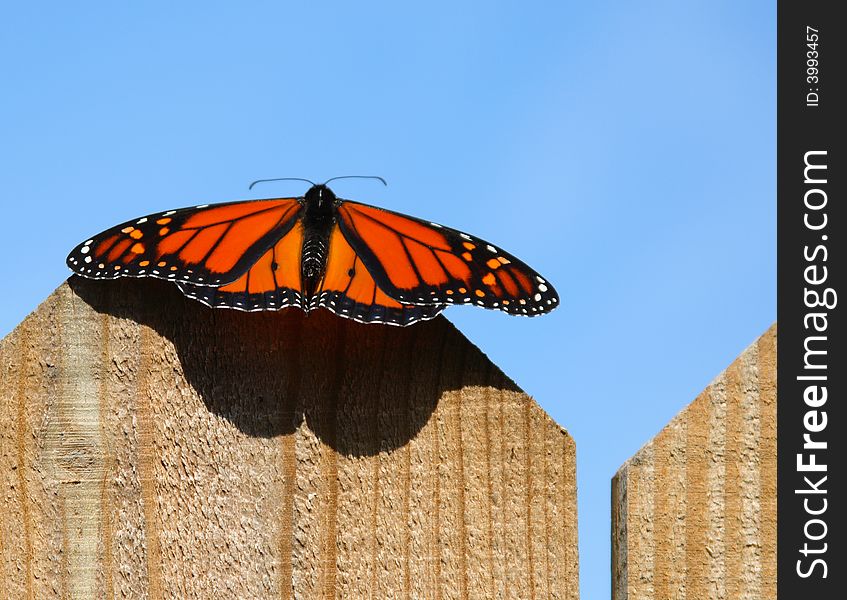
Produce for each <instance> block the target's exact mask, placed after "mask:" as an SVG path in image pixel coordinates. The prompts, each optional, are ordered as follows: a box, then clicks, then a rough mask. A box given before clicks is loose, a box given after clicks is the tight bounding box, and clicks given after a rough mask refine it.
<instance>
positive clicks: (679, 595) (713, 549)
mask: <svg viewBox="0 0 847 600" xmlns="http://www.w3.org/2000/svg"><path fill="white" fill-rule="evenodd" d="M612 597H613V598H614V599H615V600H635V599H638V600H651V599H657V600H658V599H661V600H665V599H671V598H673V599H679V600H683V599H697V600H701V599H706V598H709V599H721V600H724V599H725V600H736V599H738V600H765V599H774V598H776V325H774V326H772V327H771V328H770V329H769V330H768V331H767V332H766V333H765V334H764V335H762V337H761V338H759V340H757V341H756V342H755V343H754V344H752V345H751V346H750V347H748V348H747V349H746V350H745V351H744V352H743V353H742V354H741V355H740V356H739V357H738V358H737V359H736V360H735V361H734V362H733V363H732V364H731V365H730V366H729V367H728V368H727V370H726V371H724V372H723V373H722V374H721V375H719V376H718V377H717V379H715V380H714V381H713V382H712V383H711V384H710V385H709V387H707V388H706V390H704V391H703V392H702V393H701V394H700V396H698V397H697V398H696V399H695V400H694V401H693V402H692V403H691V404H689V405H688V406H687V407H686V408H685V409H684V410H683V411H682V412H681V413H679V414H678V415H677V416H676V417H674V419H673V420H672V421H671V422H670V423H669V424H668V425H667V426H666V427H665V428H664V429H663V430H662V431H661V432H659V434H658V435H657V436H656V437H655V438H653V439H652V440H651V441H650V442H649V443H648V444H647V445H645V446H644V447H643V448H642V449H641V450H639V451H638V452H637V453H636V454H635V455H634V456H633V457H632V458H631V459H630V460H628V461H627V462H626V463H625V464H624V465H623V466H622V467H621V468H620V470H619V471H618V473H617V474H616V475H615V477H614V479H613V480H612Z"/></svg>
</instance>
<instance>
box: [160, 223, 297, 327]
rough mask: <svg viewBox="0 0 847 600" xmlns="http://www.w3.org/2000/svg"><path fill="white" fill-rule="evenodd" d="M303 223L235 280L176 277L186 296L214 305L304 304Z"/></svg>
mask: <svg viewBox="0 0 847 600" xmlns="http://www.w3.org/2000/svg"><path fill="white" fill-rule="evenodd" d="M302 246H303V224H302V223H301V222H299V221H298V222H296V223H294V224H293V226H292V227H291V228H290V229H289V230H288V231H287V232H286V233H285V234H284V235H283V236H282V237H281V238H280V239H279V240H278V241H277V242H276V243H275V244H274V245H273V246H271V247H270V248H269V249H268V250H266V251H265V253H264V254H262V255H261V256H260V257H259V259H258V260H257V261H256V262H255V263H254V264H253V265H252V266H251V267H250V268H249V269H248V270H247V271H246V272H245V273H244V274H243V275H241V277H239V278H238V279H236V280H235V281H233V282H231V283H228V284H226V285H222V286H220V287H210V286H202V285H195V284H191V283H188V282H183V281H178V282H177V286H178V287H179V289H180V290H181V291H182V293H183V294H185V295H186V296H188V297H189V298H194V299H195V300H199V301H200V302H202V303H203V304H206V305H207V306H212V307H215V308H234V309H237V310H244V311H258V310H279V309H281V308H285V307H287V306H300V307H303V295H302V293H301V282H300V253H301V249H302Z"/></svg>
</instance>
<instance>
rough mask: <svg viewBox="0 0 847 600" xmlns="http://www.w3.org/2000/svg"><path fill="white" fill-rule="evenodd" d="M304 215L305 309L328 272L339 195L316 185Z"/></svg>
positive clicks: (303, 280) (307, 202)
mask: <svg viewBox="0 0 847 600" xmlns="http://www.w3.org/2000/svg"><path fill="white" fill-rule="evenodd" d="M304 203H305V210H304V213H303V229H304V235H303V248H302V251H301V252H300V275H301V278H302V284H303V300H304V308H307V307H308V306H309V305H310V301H311V298H312V297H313V296H314V295H315V293H316V292H317V290H318V286H319V284H320V282H321V280H322V279H323V277H324V274H325V273H326V262H327V256H328V254H329V236H330V233H332V228H333V226H334V225H335V203H336V198H335V194H333V193H332V191H331V190H330V189H329V188H327V187H325V186H315V187H313V188H312V189H310V190H309V192H307V193H306V197H305V199H304Z"/></svg>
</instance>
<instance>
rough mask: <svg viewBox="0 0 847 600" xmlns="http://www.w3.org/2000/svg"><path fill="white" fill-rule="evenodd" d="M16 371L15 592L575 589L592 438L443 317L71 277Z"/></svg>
mask: <svg viewBox="0 0 847 600" xmlns="http://www.w3.org/2000/svg"><path fill="white" fill-rule="evenodd" d="M0 375H2V378H1V379H0V581H2V585H0V598H38V599H40V598H55V597H62V598H64V597H68V598H104V597H106V598H113V597H122V598H150V599H158V598H433V599H435V598H438V599H441V598H443V599H447V598H564V599H576V598H577V597H578V580H577V527H576V481H575V455H574V444H573V440H572V439H571V438H570V436H569V435H568V434H567V433H566V432H565V431H564V430H563V429H562V428H561V427H559V426H558V425H556V424H555V423H554V422H553V421H551V420H550V418H549V417H548V416H547V415H546V414H545V413H544V412H543V411H542V410H541V409H540V408H539V407H538V405H537V404H536V403H535V402H534V401H533V400H532V399H531V398H529V397H528V396H527V395H526V394H525V393H523V392H522V391H521V390H520V389H519V388H518V387H517V386H516V385H515V384H514V383H513V382H511V381H510V380H509V379H508V378H507V377H506V376H505V375H504V374H503V373H502V372H501V371H500V370H499V369H497V367H495V366H494V365H493V364H491V362H490V361H488V359H487V358H486V357H485V356H484V355H483V354H482V353H481V352H480V351H479V350H478V349H477V348H476V347H474V346H473V345H472V344H471V343H469V342H468V341H467V340H466V339H465V338H464V337H463V336H462V335H461V334H460V333H459V332H458V331H457V330H456V329H455V328H454V327H453V326H452V325H450V323H449V322H448V321H447V320H445V319H444V318H441V317H439V318H438V319H435V320H433V321H429V322H426V323H421V324H418V325H415V326H412V327H408V328H394V327H387V326H373V325H371V326H366V325H359V324H357V323H354V322H352V321H348V320H345V319H340V318H337V317H335V316H333V315H330V314H329V313H327V312H326V311H317V312H315V313H312V314H311V315H310V316H309V317H308V318H306V317H305V316H304V315H303V313H302V312H300V311H299V310H293V309H292V310H286V311H282V312H280V313H263V314H245V313H238V312H234V311H226V310H211V309H207V308H205V307H203V306H201V305H200V304H198V303H195V302H192V301H190V300H187V299H185V298H183V297H182V296H181V295H180V294H179V293H178V292H177V291H176V290H175V289H174V288H173V287H172V286H171V285H169V284H167V283H165V282H156V281H149V280H138V281H136V280H121V281H114V282H94V281H87V280H81V279H76V278H72V279H71V280H69V282H68V283H66V284H63V285H62V286H61V287H59V289H57V290H56V292H54V293H53V294H52V295H51V296H50V297H49V298H48V299H47V300H46V301H45V302H44V303H43V304H42V305H41V306H40V307H39V308H38V309H37V310H36V311H35V312H33V313H32V314H31V315H30V316H29V317H27V319H25V320H24V322H23V323H21V325H19V326H18V328H16V329H15V330H14V331H13V332H12V333H11V334H9V336H7V337H6V338H5V339H4V340H3V341H2V342H0Z"/></svg>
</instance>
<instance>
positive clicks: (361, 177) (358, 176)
mask: <svg viewBox="0 0 847 600" xmlns="http://www.w3.org/2000/svg"><path fill="white" fill-rule="evenodd" d="M336 179H376V180H377V181H381V182H382V185H386V186H387V185H388V183H386V181H385V179H383V178H382V177H380V176H378V175H340V176H338V177H333V178H331V179H327V180H326V181H324V183H323V184H324V185H326V184H328V183H329V182H330V181H335V180H336Z"/></svg>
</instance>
